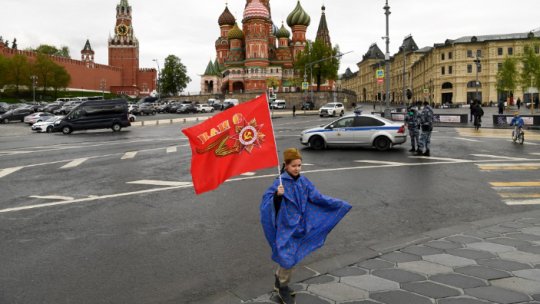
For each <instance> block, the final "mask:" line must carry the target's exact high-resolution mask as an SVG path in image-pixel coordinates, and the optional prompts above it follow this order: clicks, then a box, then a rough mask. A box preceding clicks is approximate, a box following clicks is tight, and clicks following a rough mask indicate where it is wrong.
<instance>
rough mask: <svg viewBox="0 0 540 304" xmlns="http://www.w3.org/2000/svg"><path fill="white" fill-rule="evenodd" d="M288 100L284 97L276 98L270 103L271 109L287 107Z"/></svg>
mask: <svg viewBox="0 0 540 304" xmlns="http://www.w3.org/2000/svg"><path fill="white" fill-rule="evenodd" d="M285 106H286V102H285V100H283V99H276V100H275V101H274V102H272V103H271V104H270V108H271V109H285Z"/></svg>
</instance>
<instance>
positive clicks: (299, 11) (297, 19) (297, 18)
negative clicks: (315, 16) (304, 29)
mask: <svg viewBox="0 0 540 304" xmlns="http://www.w3.org/2000/svg"><path fill="white" fill-rule="evenodd" d="M310 23H311V17H309V15H308V14H307V13H306V11H304V9H303V8H302V5H300V0H298V2H297V4H296V7H295V8H294V10H293V11H292V12H291V13H290V14H289V17H287V24H288V25H289V26H290V27H293V26H295V25H304V26H309V24H310Z"/></svg>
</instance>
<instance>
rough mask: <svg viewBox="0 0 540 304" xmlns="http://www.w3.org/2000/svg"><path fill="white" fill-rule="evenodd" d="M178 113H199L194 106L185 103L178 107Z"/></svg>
mask: <svg viewBox="0 0 540 304" xmlns="http://www.w3.org/2000/svg"><path fill="white" fill-rule="evenodd" d="M176 113H184V114H186V113H197V109H196V108H195V106H194V105H192V104H190V103H183V104H181V105H180V107H178V110H176Z"/></svg>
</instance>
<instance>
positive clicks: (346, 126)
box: [300, 114, 407, 151]
mask: <svg viewBox="0 0 540 304" xmlns="http://www.w3.org/2000/svg"><path fill="white" fill-rule="evenodd" d="M300 141H301V142H302V144H303V145H306V146H309V147H311V148H313V149H315V150H319V149H323V148H325V147H328V146H371V147H375V148H377V149H378V150H380V151H384V150H388V149H390V148H391V147H392V146H395V145H400V144H403V143H405V142H406V141H407V129H406V128H405V126H404V125H403V124H401V123H396V122H393V121H390V120H387V119H384V118H382V117H380V116H376V115H366V114H364V115H356V114H353V115H347V116H344V117H342V118H340V119H337V120H335V121H333V122H331V123H329V124H326V125H323V126H321V127H317V128H312V129H308V130H304V131H302V135H301V138H300Z"/></svg>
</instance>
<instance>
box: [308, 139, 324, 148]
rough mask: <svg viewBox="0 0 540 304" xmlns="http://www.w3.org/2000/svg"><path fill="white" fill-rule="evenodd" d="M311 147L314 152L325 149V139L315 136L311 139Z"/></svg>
mask: <svg viewBox="0 0 540 304" xmlns="http://www.w3.org/2000/svg"><path fill="white" fill-rule="evenodd" d="M309 146H310V147H311V148H312V149H313V150H322V149H323V148H324V139H322V137H320V136H313V137H312V138H310V139H309Z"/></svg>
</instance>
